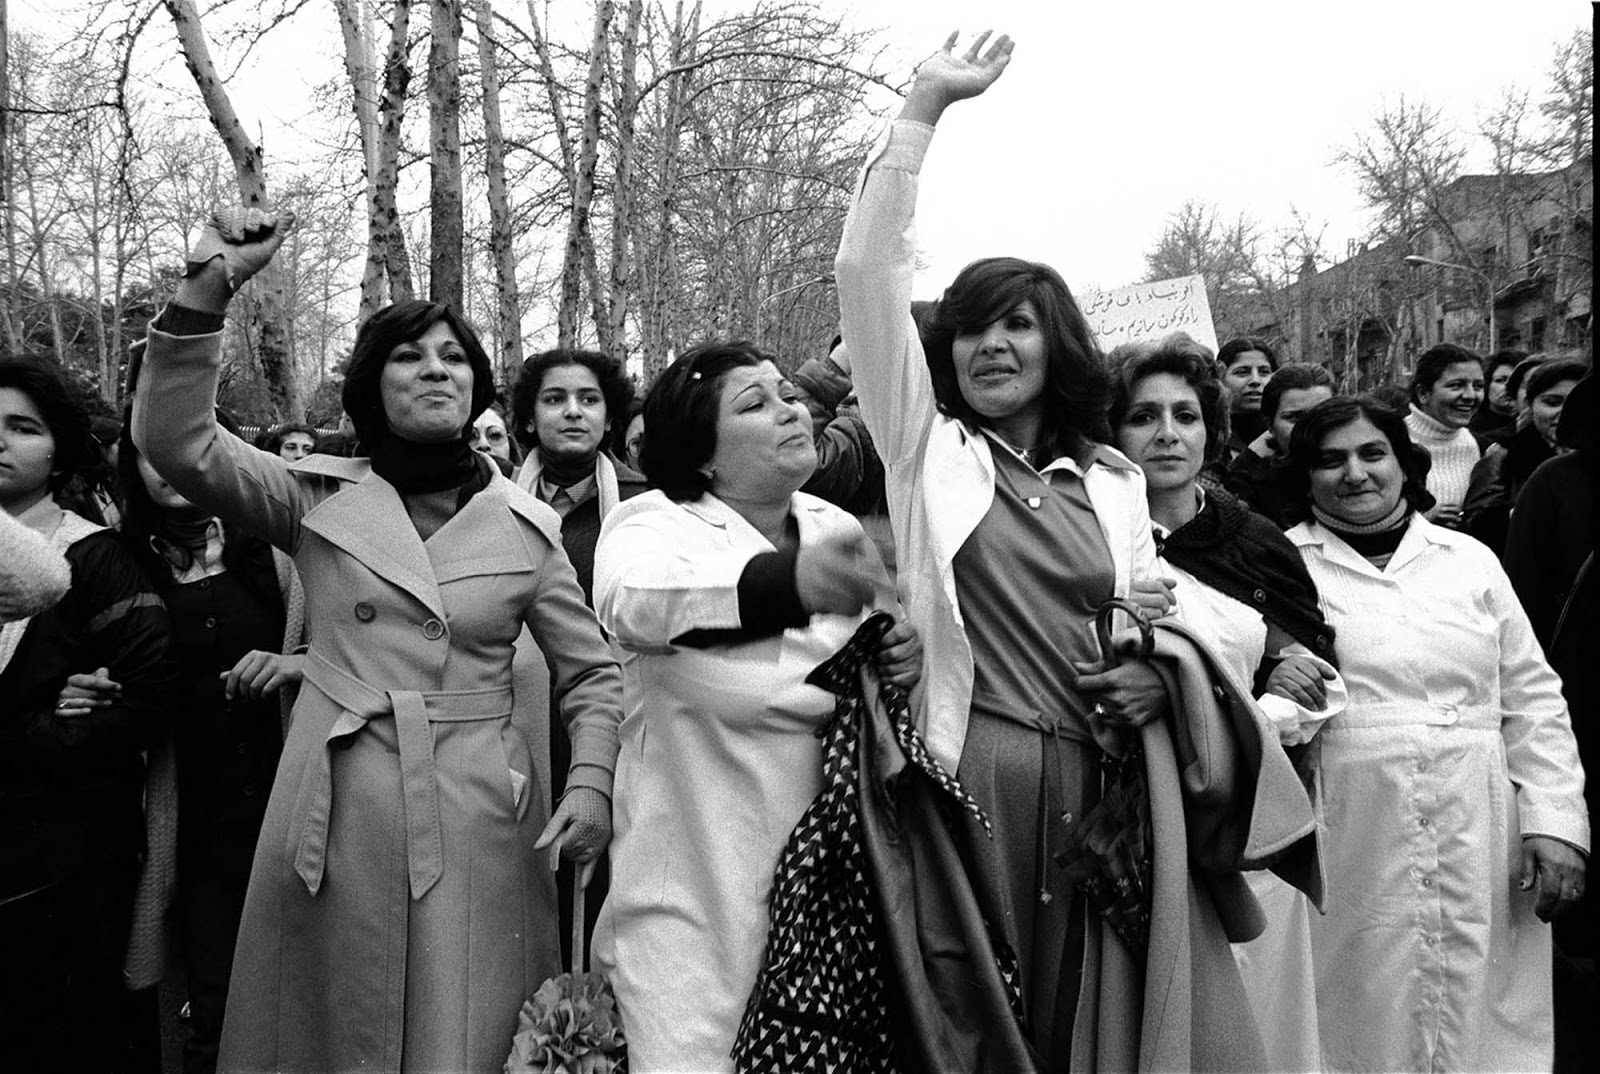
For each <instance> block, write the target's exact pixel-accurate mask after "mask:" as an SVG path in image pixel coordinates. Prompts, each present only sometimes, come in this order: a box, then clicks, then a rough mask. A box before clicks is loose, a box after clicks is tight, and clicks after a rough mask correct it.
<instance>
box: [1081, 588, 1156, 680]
mask: <svg viewBox="0 0 1600 1074" xmlns="http://www.w3.org/2000/svg"><path fill="white" fill-rule="evenodd" d="M1119 611H1123V612H1127V613H1128V615H1129V616H1130V617H1131V618H1132V619H1133V621H1134V623H1135V624H1137V625H1138V627H1139V659H1141V660H1148V659H1150V654H1151V653H1152V652H1154V651H1155V646H1156V639H1155V632H1154V631H1153V630H1152V629H1151V627H1150V620H1149V619H1148V618H1147V617H1146V616H1145V612H1144V609H1143V608H1141V607H1139V605H1137V604H1135V603H1134V602H1133V601H1131V600H1128V599H1127V598H1126V597H1112V598H1111V599H1110V600H1108V601H1106V602H1105V603H1104V604H1102V605H1100V611H1099V614H1097V615H1096V616H1095V618H1094V628H1095V634H1096V636H1097V637H1098V638H1099V641H1100V659H1101V661H1102V665H1101V670H1102V671H1110V670H1111V669H1112V668H1114V667H1116V666H1117V663H1118V661H1117V650H1116V647H1115V646H1114V645H1113V643H1112V639H1111V620H1112V617H1113V616H1115V614H1116V613H1117V612H1119Z"/></svg>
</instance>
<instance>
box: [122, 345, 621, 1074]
mask: <svg viewBox="0 0 1600 1074" xmlns="http://www.w3.org/2000/svg"><path fill="white" fill-rule="evenodd" d="M219 357H220V335H202V336H187V337H175V336H169V335H166V334H164V333H162V332H160V331H156V330H152V331H151V333H150V343H149V348H148V351H147V357H146V361H145V366H144V372H143V374H142V380H141V383H140V390H139V393H138V397H137V400H136V404H135V407H134V417H133V421H134V440H135V443H136V444H137V445H138V447H139V449H140V451H142V452H144V453H145V454H146V456H147V457H149V459H150V461H151V462H152V463H153V464H154V465H155V467H156V468H157V470H159V471H160V472H161V473H162V474H163V476H165V477H166V478H167V479H168V480H169V481H170V482H171V483H172V484H173V486H174V487H175V488H177V489H178V490H179V491H181V492H182V493H183V494H184V495H185V496H187V497H188V498H189V499H190V500H192V501H194V502H195V503H197V504H199V505H201V506H203V507H204V508H206V509H207V510H209V511H212V512H214V513H215V514H217V515H218V516H220V517H222V518H223V519H225V520H227V521H230V522H232V523H234V524H236V525H240V526H243V527H247V528H250V529H253V530H254V531H256V532H258V533H261V534H262V535H264V536H265V537H266V538H267V539H268V540H269V541H271V542H272V543H273V544H274V545H276V546H277V547H279V548H282V549H284V550H286V551H288V552H290V553H291V554H292V555H293V556H294V559H295V564H296V566H297V568H298V569H299V571H300V575H301V578H302V581H303V582H304V584H305V591H306V621H307V627H308V635H309V637H310V639H311V649H310V651H309V653H308V654H307V657H306V675H305V682H304V684H303V685H302V687H301V690H300V696H299V698H298V700H297V702H296V704H295V711H294V719H293V722H292V723H291V725H290V728H289V733H288V736H287V739H286V741H285V743H284V751H283V759H282V761H281V763H280V765H279V769H278V776H277V780H276V782H275V784H274V786H273V789H272V794H271V798H270V801H269V804H268V807H267V814H266V819H265V822H264V824H263V827H262V832H261V838H260V841H259V843H258V845H257V848H256V855H255V860H254V864H253V867H252V872H251V878H250V886H249V893H248V895H247V897H246V901H245V909H244V920H243V923H242V925H241V928H240V932H239V939H238V944H237V949H236V954H235V959H234V970H233V979H232V983H231V986H230V992H229V997H228V1013H227V1018H226V1021H225V1024H224V1028H223V1039H222V1056H221V1064H220V1069H223V1070H251V1071H254V1070H279V1071H291V1070H301V1071H336V1070H353V1069H363V1070H451V1071H469V1070H470V1071H478V1070H483V1071H489V1070H498V1069H500V1068H501V1066H502V1065H503V1064H504V1062H505V1058H506V1055H507V1053H508V1051H509V1048H510V1042H511V1035H512V1033H513V1031H514V1030H515V1027H516V1019H517V1011H518V1009H519V1007H520V1005H521V1003H522V1001H523V999H524V998H526V997H527V996H529V995H530V994H531V993H532V992H533V991H534V990H535V989H536V988H537V987H538V985H539V983H540V982H541V980H542V979H544V978H545V977H547V976H550V975H552V974H554V973H556V972H558V971H559V954H558V950H559V949H558V946H557V941H556V924H555V923H556V911H555V891H554V887H553V883H552V879H551V873H550V870H549V866H548V863H547V861H546V859H545V856H544V855H543V854H542V853H536V852H535V851H534V849H533V843H534V842H535V841H536V839H537V838H538V835H539V832H540V831H541V829H542V828H543V826H544V824H545V822H546V820H547V818H548V812H549V810H548V807H547V804H546V803H547V801H548V799H547V797H546V793H545V790H544V788H543V786H541V785H540V776H539V771H538V769H537V768H536V767H535V765H534V763H533V757H532V755H531V751H530V749H529V744H528V735H527V734H526V733H525V732H524V730H523V729H522V728H520V727H519V726H518V722H517V721H516V720H515V719H513V696H512V685H511V683H512V680H511V659H512V645H513V642H515V640H516V638H517V635H518V634H519V632H520V631H521V630H522V628H523V626H524V624H526V626H527V627H528V628H529V629H530V630H531V631H532V634H533V636H534V638H535V639H536V641H537V642H538V644H539V646H540V648H541V649H542V650H543V651H544V654H545V658H546V660H547V662H548V664H549V666H550V671H551V680H552V683H553V685H554V694H555V697H556V699H557V701H558V707H559V710H560V711H561V714H562V716H563V718H564V719H565V720H566V722H567V724H568V727H569V730H570V733H571V736H572V740H573V760H572V767H571V769H570V771H569V774H568V780H567V784H568V786H569V787H571V786H575V785H579V786H589V787H593V788H596V789H598V790H600V791H602V792H603V793H606V794H608V795H609V793H610V790H611V771H612V768H613V766H614V763H615V758H616V751H617V731H616V728H617V723H618V721H619V720H620V709H619V702H620V697H621V682H620V675H619V672H618V669H617V665H616V661H615V659H614V658H613V656H612V654H611V651H610V649H609V647H608V646H607V644H606V642H605V640H604V639H603V637H602V636H601V633H600V630H599V626H598V624H597V623H596V621H595V618H594V615H593V613H591V612H590V611H589V610H588V608H587V606H586V605H585V604H584V600H583V593H582V591H581V590H580V589H579V587H578V583H577V579H576V577H575V576H574V574H573V570H572V566H571V564H570V563H569V562H568V561H567V559H566V556H565V555H564V554H563V553H562V551H561V545H560V535H559V521H558V519H557V517H556V514H555V512H553V511H551V510H550V509H549V508H548V507H546V506H545V505H543V504H541V503H539V502H537V501H536V500H535V499H534V498H533V497H531V496H528V495H527V494H525V493H524V492H522V491H521V490H520V489H518V488H516V487H515V486H514V485H513V484H512V483H511V482H509V481H507V480H505V479H504V478H503V477H500V476H499V475H498V474H496V475H493V476H492V477H491V479H490V483H489V484H488V486H487V487H485V488H484V489H483V490H482V491H480V492H479V493H478V494H477V495H475V496H473V497H472V498H471V499H470V500H469V501H468V502H467V503H466V505H465V506H464V507H462V509H461V510H460V511H459V512H457V514H456V515H455V516H454V517H453V518H451V519H450V521H448V522H447V523H445V525H444V526H443V527H441V528H440V529H439V530H438V531H437V532H436V533H434V534H433V535H432V536H431V537H430V538H429V539H428V540H427V541H424V540H422V538H421V536H420V535H419V534H418V532H417V529H416V527H415V526H414V525H413V524H412V522H411V520H410V518H409V516H408V515H407V513H406V509H405V505H404V503H403V502H402V500H401V498H400V495H399V494H398V492H397V491H396V490H395V488H394V487H393V486H392V485H391V484H389V483H388V482H387V481H385V480H384V479H383V478H381V477H380V476H378V475H376V474H373V473H371V471H370V467H369V465H368V463H367V461H366V460H364V459H334V458H329V457H325V456H312V457H311V458H309V459H306V460H302V462H300V463H298V464H295V465H294V466H289V465H288V464H285V463H283V462H282V461H281V460H279V459H277V458H276V457H274V456H271V455H268V454H267V453H265V452H260V451H256V450H255V449H253V448H250V447H249V446H247V445H246V444H244V443H243V442H242V441H239V440H237V439H236V438H233V437H230V436H228V435H227V434H225V433H222V432H221V431H219V430H217V429H216V426H215V423H214V420H213V418H212V410H211V407H212V398H213V392H214V390H215V382H216V371H217V367H218V363H219Z"/></svg>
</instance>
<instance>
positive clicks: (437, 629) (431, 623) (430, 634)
mask: <svg viewBox="0 0 1600 1074" xmlns="http://www.w3.org/2000/svg"><path fill="white" fill-rule="evenodd" d="M422 636H423V637H424V638H427V639H428V640H429V641H438V640H439V639H440V638H442V637H444V624H443V623H441V622H439V620H437V619H429V620H428V621H427V622H426V623H423V624H422Z"/></svg>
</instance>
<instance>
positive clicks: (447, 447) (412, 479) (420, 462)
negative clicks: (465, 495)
mask: <svg viewBox="0 0 1600 1074" xmlns="http://www.w3.org/2000/svg"><path fill="white" fill-rule="evenodd" d="M372 472H373V473H375V474H377V475H378V476H379V477H381V478H383V479H384V480H385V481H387V482H389V484H391V485H393V486H394V487H395V489H396V490H397V491H398V492H399V493H400V495H402V496H413V495H416V494H417V493H423V492H443V491H445V490H446V489H454V488H460V487H462V486H463V485H466V484H467V483H468V482H470V481H473V480H474V478H480V477H481V475H480V468H479V467H478V465H477V463H476V452H474V451H473V450H472V445H471V443H469V442H468V441H467V440H466V439H465V438H460V439H456V440H452V441H449V442H448V443H443V444H423V443H419V442H417V441H415V440H407V439H405V438H404V437H402V436H396V435H395V434H394V433H391V432H384V433H382V434H380V435H379V436H378V438H377V442H376V443H375V444H373V445H372ZM483 484H487V480H486V479H483V483H482V484H479V485H478V488H482V487H483ZM473 491H474V492H476V491H477V489H473ZM469 495H470V494H469Z"/></svg>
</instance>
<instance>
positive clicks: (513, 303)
mask: <svg viewBox="0 0 1600 1074" xmlns="http://www.w3.org/2000/svg"><path fill="white" fill-rule="evenodd" d="M472 14H473V19H474V21H476V23H477V25H478V62H479V65H480V67H481V68H482V71H483V134H484V152H485V154H486V156H487V167H488V172H489V253H490V255H491V256H492V257H493V258H494V271H495V294H496V296H497V298H498V301H497V303H496V310H497V312H498V317H497V320H498V323H499V326H500V332H499V335H500V354H499V358H500V376H501V380H502V381H503V382H508V383H509V381H510V379H511V378H512V377H515V376H516V374H517V373H518V371H520V370H521V369H522V307H521V304H520V302H519V300H518V294H517V255H516V251H515V250H514V249H513V248H512V243H511V205H510V203H509V202H508V201H507V199H506V147H505V138H504V137H503V135H502V128H501V125H500V67H499V63H498V62H497V60H496V58H495V49H496V47H498V46H497V45H496V44H495V39H494V25H493V23H494V19H493V16H492V15H491V14H490V12H489V0H473V4H472Z"/></svg>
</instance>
